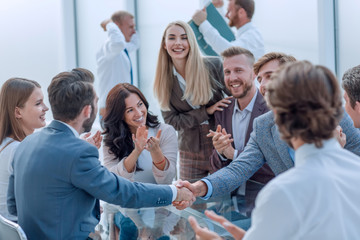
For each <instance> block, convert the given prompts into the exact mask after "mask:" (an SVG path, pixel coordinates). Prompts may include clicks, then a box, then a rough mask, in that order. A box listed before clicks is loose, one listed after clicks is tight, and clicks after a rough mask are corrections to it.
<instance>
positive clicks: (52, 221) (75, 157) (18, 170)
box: [8, 121, 172, 239]
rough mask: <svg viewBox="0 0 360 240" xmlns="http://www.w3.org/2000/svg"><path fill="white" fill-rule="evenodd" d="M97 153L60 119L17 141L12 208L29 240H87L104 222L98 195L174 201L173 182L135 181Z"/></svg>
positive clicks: (120, 200) (149, 203)
mask: <svg viewBox="0 0 360 240" xmlns="http://www.w3.org/2000/svg"><path fill="white" fill-rule="evenodd" d="M98 157H99V156H98V150H97V149H96V148H95V147H94V146H92V145H90V144H89V143H87V142H86V141H83V140H81V139H79V138H77V137H76V136H75V135H74V134H73V132H72V131H71V130H70V128H68V127H67V126H66V125H64V124H63V123H61V122H58V121H53V122H52V123H51V124H50V125H49V126H48V127H46V128H44V129H42V130H41V131H40V132H37V133H34V134H31V135H29V136H28V137H26V138H25V139H24V140H23V141H22V142H21V143H20V144H19V147H18V148H17V152H16V153H15V156H14V162H13V167H14V173H13V174H12V175H11V176H10V182H9V190H8V209H9V212H10V213H11V214H15V215H16V214H17V216H18V221H19V224H20V226H21V227H22V228H23V229H24V231H25V233H26V235H27V237H28V238H29V239H86V238H87V237H88V235H89V233H90V232H91V231H94V228H95V225H96V224H97V223H98V222H99V220H100V208H99V200H97V199H101V200H104V201H106V202H109V203H113V204H118V205H120V206H122V207H127V208H139V207H155V206H164V205H169V204H171V200H172V190H171V188H170V187H169V186H165V185H153V184H140V183H132V182H130V181H128V180H126V179H124V178H121V177H118V176H116V175H115V174H114V173H110V172H109V171H108V170H107V169H106V168H105V167H103V166H102V165H101V164H100V161H99V159H98ZM15 200H16V201H15Z"/></svg>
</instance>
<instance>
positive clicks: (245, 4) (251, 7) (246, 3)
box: [235, 0, 255, 20]
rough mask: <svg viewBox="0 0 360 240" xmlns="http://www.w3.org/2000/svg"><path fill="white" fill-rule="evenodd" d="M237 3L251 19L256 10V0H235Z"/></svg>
mask: <svg viewBox="0 0 360 240" xmlns="http://www.w3.org/2000/svg"><path fill="white" fill-rule="evenodd" d="M235 5H237V6H239V7H241V8H243V9H244V10H245V12H246V15H247V17H248V18H249V19H250V20H251V19H252V17H253V15H254V11H255V2H254V0H235Z"/></svg>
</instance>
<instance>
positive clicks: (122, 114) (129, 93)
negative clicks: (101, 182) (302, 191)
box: [103, 83, 178, 184]
mask: <svg viewBox="0 0 360 240" xmlns="http://www.w3.org/2000/svg"><path fill="white" fill-rule="evenodd" d="M148 109H149V104H148V102H147V101H146V99H145V97H144V95H143V94H142V93H141V91H140V90H139V89H138V88H136V87H135V86H133V85H131V84H128V83H121V84H118V85H116V86H115V87H114V88H113V89H111V91H110V92H109V94H108V96H107V99H106V107H105V116H104V120H103V123H104V128H105V131H104V134H105V136H104V147H103V153H104V165H105V167H107V168H108V169H109V170H110V171H111V172H113V173H115V174H117V175H120V176H122V177H125V178H127V179H129V180H132V181H138V182H147V183H158V184H169V183H171V182H172V180H173V179H174V177H175V173H176V158H177V151H178V143H177V137H176V132H175V129H174V128H173V127H172V126H170V125H168V124H164V123H160V122H159V121H158V119H157V116H154V115H152V114H151V113H150V112H148Z"/></svg>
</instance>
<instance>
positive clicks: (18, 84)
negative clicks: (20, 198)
mask: <svg viewBox="0 0 360 240" xmlns="http://www.w3.org/2000/svg"><path fill="white" fill-rule="evenodd" d="M43 100H44V96H43V93H42V91H41V87H40V85H39V83H37V82H36V81H33V80H28V79H25V78H10V79H9V80H7V81H6V82H5V83H4V84H3V86H2V88H1V93H0V215H1V216H3V217H5V218H7V219H9V220H12V221H17V217H16V216H14V215H11V214H10V213H9V212H8V209H7V204H6V200H7V189H8V185H9V177H10V174H11V173H12V172H13V169H12V161H13V157H14V153H15V152H16V149H17V147H18V145H19V143H20V142H21V141H22V140H23V139H24V138H25V137H26V136H27V135H30V134H32V133H33V132H34V130H35V129H37V128H41V127H44V126H45V124H46V122H45V113H46V111H47V110H49V108H48V107H47V106H46V105H45V103H44V101H43Z"/></svg>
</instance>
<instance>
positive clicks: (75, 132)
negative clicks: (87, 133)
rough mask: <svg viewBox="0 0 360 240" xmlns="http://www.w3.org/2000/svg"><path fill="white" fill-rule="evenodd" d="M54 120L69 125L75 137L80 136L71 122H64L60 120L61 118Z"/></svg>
mask: <svg viewBox="0 0 360 240" xmlns="http://www.w3.org/2000/svg"><path fill="white" fill-rule="evenodd" d="M54 121H57V122H59V123H62V124H64V125H65V126H67V127H68V128H69V129H70V130H71V131H72V132H73V134H74V135H75V137H80V135H79V133H78V132H77V131H76V130H75V128H73V127H72V126H70V125H69V124H67V123H64V122H62V121H59V120H54Z"/></svg>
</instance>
